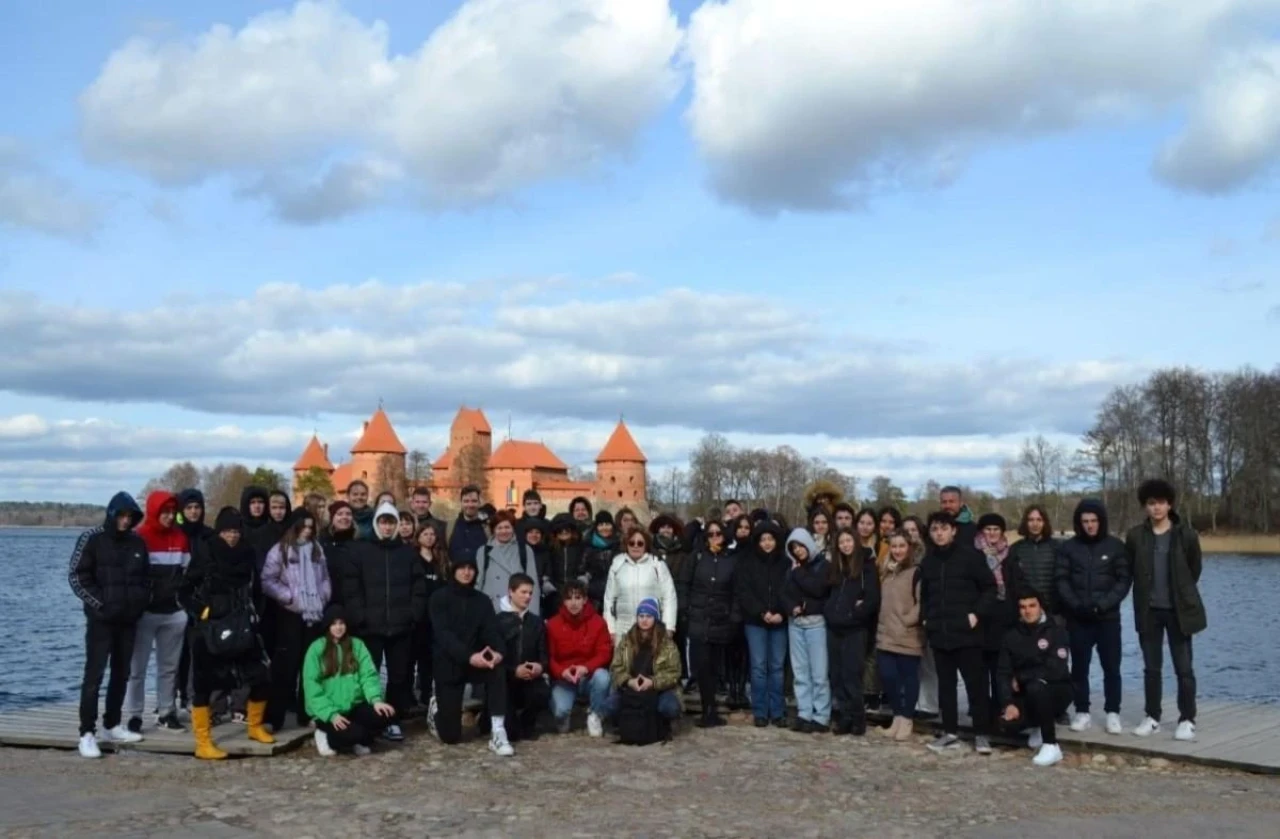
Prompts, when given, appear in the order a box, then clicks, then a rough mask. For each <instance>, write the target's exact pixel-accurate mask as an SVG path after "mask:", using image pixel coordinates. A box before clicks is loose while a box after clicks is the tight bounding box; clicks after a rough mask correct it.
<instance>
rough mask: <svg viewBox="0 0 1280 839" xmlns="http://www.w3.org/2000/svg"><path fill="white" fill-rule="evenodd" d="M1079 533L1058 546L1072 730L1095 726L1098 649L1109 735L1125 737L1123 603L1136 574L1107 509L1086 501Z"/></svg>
mask: <svg viewBox="0 0 1280 839" xmlns="http://www.w3.org/2000/svg"><path fill="white" fill-rule="evenodd" d="M1072 520H1073V522H1074V524H1075V535H1074V536H1072V537H1071V538H1070V539H1068V540H1067V541H1065V542H1063V543H1062V544H1061V545H1059V546H1058V556H1057V562H1056V564H1055V566H1054V581H1055V582H1056V583H1057V587H1058V602H1059V603H1061V605H1062V611H1063V613H1064V614H1065V615H1066V618H1067V635H1068V636H1069V637H1070V639H1071V681H1072V683H1073V684H1074V685H1075V702H1074V703H1073V704H1074V705H1075V716H1074V717H1072V719H1071V730H1072V731H1086V730H1088V729H1090V728H1092V727H1093V719H1092V718H1091V717H1090V716H1089V665H1090V663H1091V661H1092V659H1093V651H1094V648H1095V647H1096V648H1097V650H1098V660H1099V661H1100V662H1101V663H1102V688H1103V690H1102V693H1103V700H1104V702H1105V704H1104V706H1103V710H1104V711H1105V712H1106V714H1107V721H1106V729H1107V733H1108V734H1120V733H1121V732H1122V731H1123V730H1124V729H1123V727H1122V725H1121V723H1120V698H1121V695H1122V693H1121V691H1122V683H1121V678H1120V604H1121V603H1122V602H1123V601H1124V599H1125V597H1126V596H1127V595H1128V594H1129V585H1130V581H1131V574H1130V570H1129V557H1128V555H1127V554H1126V553H1125V546H1124V543H1123V542H1121V541H1120V540H1119V539H1117V538H1116V537H1115V536H1112V535H1111V531H1110V529H1109V526H1108V522H1107V508H1106V507H1105V506H1103V504H1102V502H1101V501H1096V500H1094V499H1090V498H1086V499H1084V500H1083V501H1081V502H1080V503H1079V504H1078V505H1076V510H1075V515H1074V516H1073V517H1072Z"/></svg>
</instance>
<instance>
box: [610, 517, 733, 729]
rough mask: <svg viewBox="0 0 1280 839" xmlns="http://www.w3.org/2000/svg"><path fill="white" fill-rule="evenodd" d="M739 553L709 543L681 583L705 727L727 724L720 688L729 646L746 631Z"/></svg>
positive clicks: (681, 601)
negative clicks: (738, 594)
mask: <svg viewBox="0 0 1280 839" xmlns="http://www.w3.org/2000/svg"><path fill="white" fill-rule="evenodd" d="M628 545H629V543H628ZM743 547H744V548H745V547H746V545H745V543H744V546H743ZM743 553H745V551H744V552H743ZM739 556H740V554H738V553H734V552H731V551H726V550H724V540H723V539H718V540H716V541H715V542H714V543H712V542H708V543H707V545H706V547H705V548H702V549H699V550H697V551H694V553H693V555H692V556H691V557H690V558H689V560H688V561H687V562H685V563H684V565H683V566H682V567H681V569H680V578H679V580H678V581H677V583H676V602H677V604H678V606H677V613H681V612H682V613H683V615H684V621H685V630H684V635H685V636H687V637H688V639H689V672H690V674H691V675H692V676H693V678H695V679H696V680H697V683H698V694H699V697H700V698H701V700H702V716H701V718H700V719H699V720H698V723H697V724H698V727H700V728H715V727H718V726H722V725H725V724H726V723H725V719H724V718H723V717H721V716H720V713H719V711H718V709H717V708H716V687H717V686H718V684H719V682H720V673H721V671H722V670H723V669H724V666H725V661H726V654H727V652H728V649H729V646H730V645H731V644H732V643H733V642H734V641H735V640H736V639H737V638H738V637H739V636H741V635H742V616H741V613H740V612H739V610H738V602H737V597H736V595H735V592H734V588H735V585H736V580H735V578H736V576H737V574H736V571H737V567H738V561H739Z"/></svg>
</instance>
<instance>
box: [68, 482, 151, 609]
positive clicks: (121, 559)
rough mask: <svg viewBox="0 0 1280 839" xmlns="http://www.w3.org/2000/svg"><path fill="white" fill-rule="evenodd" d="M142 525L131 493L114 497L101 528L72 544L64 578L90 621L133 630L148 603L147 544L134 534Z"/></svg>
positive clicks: (118, 494)
mask: <svg viewBox="0 0 1280 839" xmlns="http://www.w3.org/2000/svg"><path fill="white" fill-rule="evenodd" d="M121 513H128V514H129V521H130V526H129V529H128V530H125V531H121V530H119V529H118V528H117V527H116V516H117V515H119V514H121ZM140 521H142V509H141V508H140V507H139V506H138V502H137V501H134V500H133V496H131V495H129V493H127V492H118V493H116V494H115V496H113V497H112V499H111V501H110V502H109V503H108V504H107V516H106V521H105V522H103V524H102V526H101V527H95V528H93V529H91V530H86V531H85V532H84V533H82V534H80V538H79V540H77V541H76V546H75V549H74V550H73V551H72V552H71V567H70V570H69V571H68V574H67V578H68V581H69V582H70V583H71V591H72V592H74V593H75V595H76V597H78V598H80V600H81V602H82V603H84V613H85V615H86V616H88V617H89V618H92V619H94V620H101V621H107V622H109V623H118V624H131V623H134V622H136V621H137V620H138V618H140V617H141V616H142V613H143V612H145V611H146V610H147V606H148V605H149V604H150V603H151V561H150V559H149V558H148V553H147V544H146V543H145V542H143V541H142V537H140V536H139V535H138V534H137V533H135V532H134V528H136V527H137V526H138V522H140Z"/></svg>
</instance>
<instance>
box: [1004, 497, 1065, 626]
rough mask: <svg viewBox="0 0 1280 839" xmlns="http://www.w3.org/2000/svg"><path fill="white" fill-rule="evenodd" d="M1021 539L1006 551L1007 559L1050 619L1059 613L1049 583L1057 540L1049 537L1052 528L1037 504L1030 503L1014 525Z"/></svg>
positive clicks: (1055, 590)
mask: <svg viewBox="0 0 1280 839" xmlns="http://www.w3.org/2000/svg"><path fill="white" fill-rule="evenodd" d="M1018 535H1019V536H1021V537H1022V538H1021V539H1019V540H1018V541H1017V542H1014V543H1013V545H1012V546H1011V547H1010V548H1009V559H1010V560H1012V561H1013V564H1015V565H1017V566H1018V568H1019V570H1020V571H1021V572H1022V576H1023V578H1024V579H1025V580H1026V584H1027V585H1028V586H1030V587H1031V589H1032V591H1034V592H1035V593H1036V594H1038V595H1040V602H1041V603H1042V604H1043V606H1044V610H1045V611H1046V612H1047V613H1048V614H1049V617H1050V618H1057V617H1059V615H1060V614H1061V613H1060V611H1059V609H1058V587H1057V586H1056V585H1054V582H1053V567H1054V563H1055V562H1057V553H1058V540H1057V539H1054V538H1053V525H1052V524H1051V523H1050V521H1049V514H1048V513H1047V512H1045V509H1044V507H1041V506H1040V505H1039V504H1032V505H1031V506H1029V507H1027V509H1025V510H1023V511H1022V522H1021V523H1019V525H1018Z"/></svg>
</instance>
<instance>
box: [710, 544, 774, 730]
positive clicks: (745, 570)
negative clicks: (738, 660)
mask: <svg viewBox="0 0 1280 839" xmlns="http://www.w3.org/2000/svg"><path fill="white" fill-rule="evenodd" d="M706 537H707V543H708V545H711V544H714V543H716V542H722V541H723V540H724V538H725V536H724V527H723V525H721V524H719V523H718V522H717V523H714V524H710V525H707V530H706ZM751 548H752V549H751V550H750V551H747V552H745V553H743V554H742V555H741V556H740V557H739V559H738V568H737V571H736V573H735V574H734V594H735V596H736V598H737V601H738V608H739V610H740V611H741V613H742V617H743V621H744V623H745V624H746V627H745V634H746V637H747V649H748V651H749V654H750V661H751V713H752V715H753V716H754V718H755V725H756V727H757V728H764V727H765V726H766V725H768V724H769V723H770V722H772V723H773V724H774V725H776V726H779V727H781V726H785V725H786V724H787V713H786V705H785V704H784V699H783V695H782V686H783V678H784V671H783V668H784V662H785V661H786V657H787V609H786V607H785V606H784V605H783V601H782V589H783V587H784V586H785V585H786V582H787V575H788V573H789V572H790V569H791V561H790V560H789V559H788V558H787V557H786V556H784V555H783V550H784V548H783V533H782V529H781V528H779V527H778V526H777V525H776V524H775V523H773V522H771V521H766V522H762V523H760V524H759V525H757V526H756V530H755V534H754V537H753V540H752V545H751Z"/></svg>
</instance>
